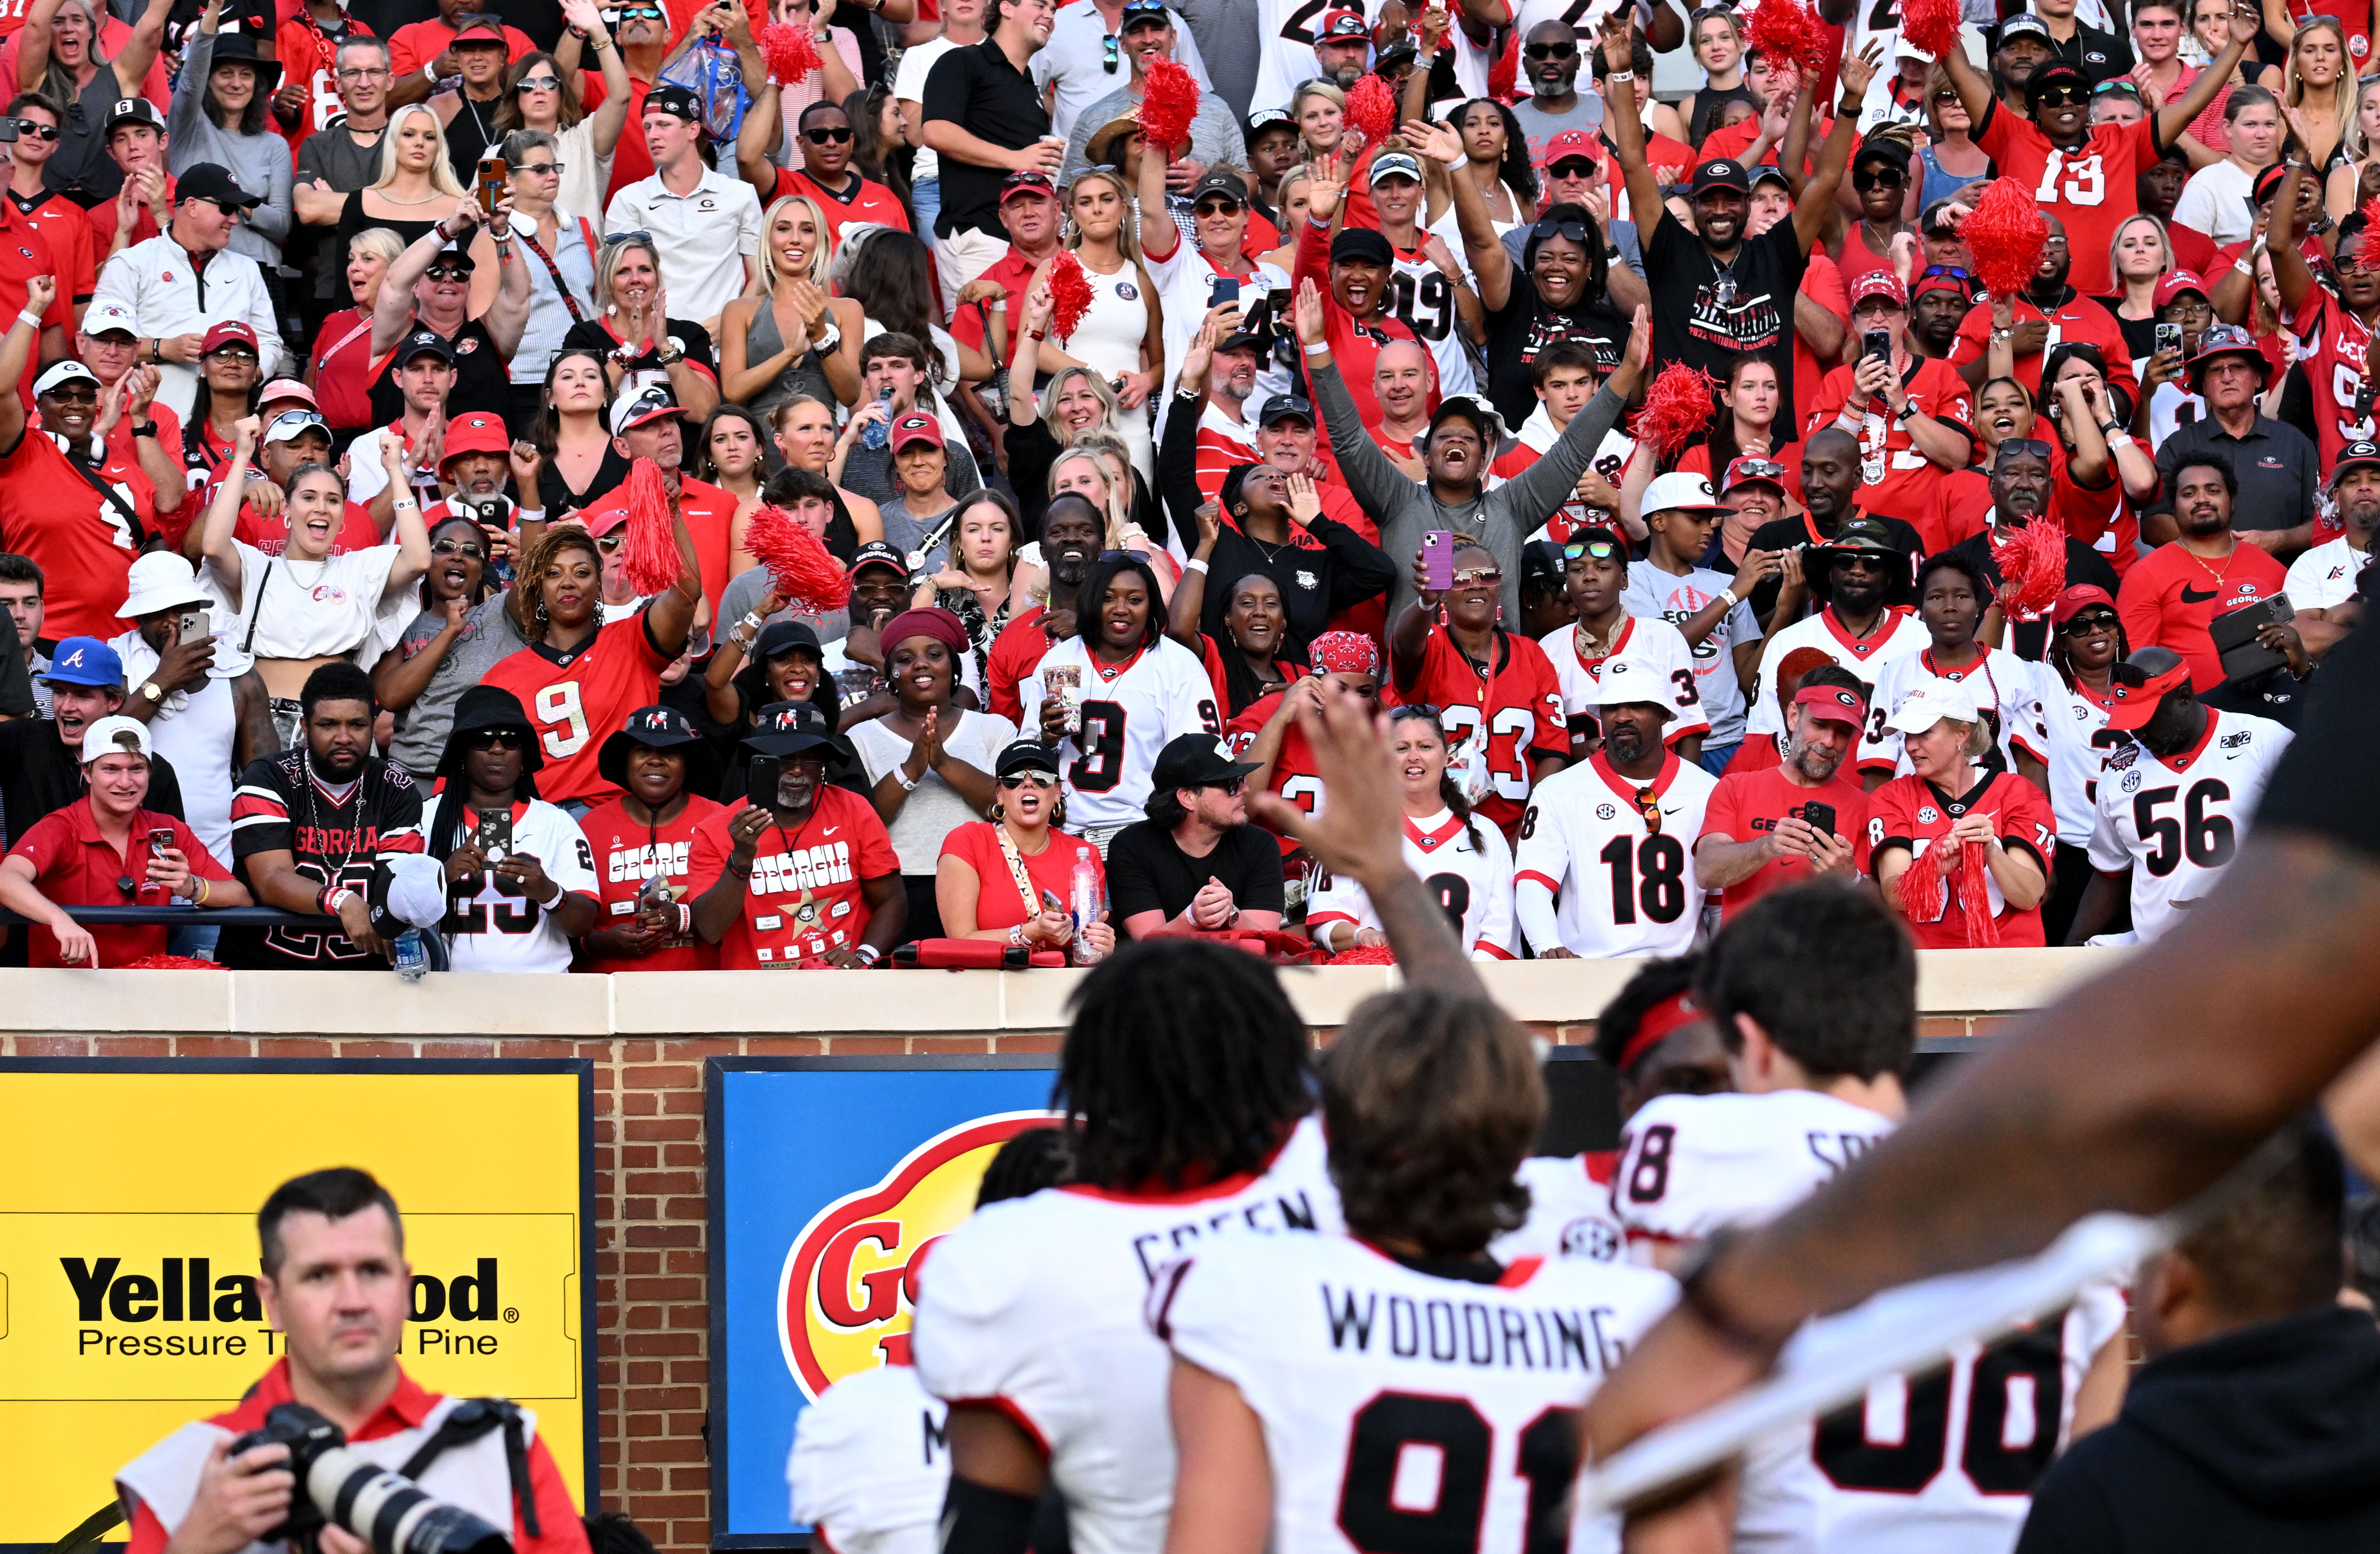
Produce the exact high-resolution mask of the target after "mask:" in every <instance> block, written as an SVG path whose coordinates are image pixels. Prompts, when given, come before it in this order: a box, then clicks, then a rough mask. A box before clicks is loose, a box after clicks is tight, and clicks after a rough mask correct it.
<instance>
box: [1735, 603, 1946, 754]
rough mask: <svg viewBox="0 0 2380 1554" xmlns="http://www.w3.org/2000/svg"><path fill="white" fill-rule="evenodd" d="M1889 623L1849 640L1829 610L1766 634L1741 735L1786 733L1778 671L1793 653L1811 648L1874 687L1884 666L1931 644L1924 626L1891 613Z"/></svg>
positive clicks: (1913, 618)
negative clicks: (1778, 699)
mask: <svg viewBox="0 0 2380 1554" xmlns="http://www.w3.org/2000/svg"><path fill="white" fill-rule="evenodd" d="M1890 623H1891V624H1889V625H1885V626H1882V627H1880V628H1879V629H1878V630H1877V632H1876V635H1875V636H1873V637H1867V638H1864V639H1862V638H1858V637H1852V636H1851V635H1849V634H1848V633H1846V632H1845V631H1844V630H1843V629H1842V627H1841V625H1840V624H1838V623H1837V621H1836V620H1835V613H1834V611H1833V610H1832V609H1831V608H1828V609H1825V610H1821V611H1819V612H1818V613H1816V614H1815V615H1804V616H1803V618H1802V619H1800V620H1798V621H1795V622H1794V623H1793V624H1792V625H1789V626H1782V627H1779V629H1777V630H1775V631H1772V632H1770V633H1769V634H1768V640H1767V644H1766V645H1765V646H1764V647H1762V648H1761V650H1760V673H1758V674H1755V675H1754V676H1753V677H1752V685H1751V686H1750V687H1749V688H1748V689H1747V690H1746V691H1745V693H1744V694H1745V697H1746V698H1747V699H1748V700H1749V701H1750V703H1751V705H1750V707H1749V709H1748V710H1746V712H1745V713H1744V718H1743V731H1744V733H1745V734H1746V735H1754V734H1779V733H1782V732H1783V731H1784V728H1785V717H1784V714H1783V713H1782V712H1781V711H1779V710H1778V706H1777V694H1776V693H1777V666H1778V665H1779V664H1780V663H1782V662H1785V655H1786V654H1788V653H1790V652H1791V651H1792V650H1794V649H1796V648H1815V649H1817V650H1819V651H1820V652H1822V653H1824V654H1826V655H1827V656H1828V658H1830V659H1832V660H1834V661H1835V662H1837V663H1840V664H1841V665H1842V666H1843V667H1844V668H1845V669H1848V670H1850V671H1851V672H1852V674H1856V675H1858V676H1859V677H1860V678H1861V679H1862V680H1864V681H1865V682H1866V683H1867V684H1868V685H1869V686H1874V685H1875V684H1876V676H1877V675H1878V674H1882V673H1883V672H1884V666H1885V665H1886V664H1888V663H1890V662H1892V661H1893V660H1894V659H1897V658H1901V657H1904V656H1906V655H1908V654H1911V653H1915V652H1920V651H1923V650H1925V648H1926V647H1927V646H1928V645H1929V644H1930V643H1932V641H1933V640H1934V638H1933V637H1931V636H1930V635H1928V634H1927V632H1926V630H1925V624H1924V623H1923V622H1921V621H1919V620H1918V618H1917V617H1916V616H1915V615H1913V614H1910V613H1906V612H1904V611H1900V610H1895V611H1893V612H1892V613H1891V616H1890ZM1870 699H1871V700H1873V699H1874V698H1870Z"/></svg>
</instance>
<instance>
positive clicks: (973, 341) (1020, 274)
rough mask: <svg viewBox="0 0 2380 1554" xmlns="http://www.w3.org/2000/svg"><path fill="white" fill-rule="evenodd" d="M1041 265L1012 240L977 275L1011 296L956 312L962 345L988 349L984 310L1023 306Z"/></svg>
mask: <svg viewBox="0 0 2380 1554" xmlns="http://www.w3.org/2000/svg"><path fill="white" fill-rule="evenodd" d="M821 209H823V207H821ZM1038 268H1039V267H1038V265H1036V264H1035V263H1034V262H1033V261H1031V260H1029V259H1027V258H1026V257H1025V256H1024V255H1023V254H1021V253H1018V252H1017V251H1016V246H1015V245H1014V243H1012V244H1010V245H1009V248H1008V251H1007V252H1006V253H1004V254H1002V255H1001V256H1000V258H999V260H998V261H996V262H994V263H993V265H992V267H991V268H990V269H989V270H987V271H985V272H984V273H982V274H981V275H978V276H977V277H976V278H977V280H984V281H990V282H992V283H994V284H995V285H999V286H1001V287H1002V288H1004V289H1005V290H1006V291H1007V293H1008V297H1007V300H1006V301H1002V302H987V303H985V304H984V305H983V310H977V308H976V306H975V305H974V304H972V303H970V304H969V305H967V306H966V307H964V308H961V309H959V310H957V311H955V312H953V314H952V315H951V338H952V339H953V340H956V341H957V342H958V343H959V344H960V345H962V346H971V347H973V348H974V349H976V350H984V349H987V348H988V347H987V346H986V345H985V342H984V323H983V312H984V310H989V311H992V312H1001V313H1005V312H1007V311H1009V303H1012V302H1013V303H1015V304H1017V305H1018V306H1019V307H1020V308H1021V307H1022V306H1023V303H1024V297H1025V292H1026V287H1028V286H1030V285H1032V284H1033V272H1034V271H1035V270H1036V269H1038ZM1008 343H1009V344H1010V346H1014V345H1015V344H1016V334H1015V329H1014V325H1013V324H1012V325H1011V326H1010V330H1009V335H1008Z"/></svg>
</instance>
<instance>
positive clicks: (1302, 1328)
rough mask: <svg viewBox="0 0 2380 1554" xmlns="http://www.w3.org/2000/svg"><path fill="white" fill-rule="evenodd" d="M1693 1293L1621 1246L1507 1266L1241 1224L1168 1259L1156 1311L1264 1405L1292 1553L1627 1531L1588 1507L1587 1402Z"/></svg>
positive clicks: (1545, 1545) (1522, 1543)
mask: <svg viewBox="0 0 2380 1554" xmlns="http://www.w3.org/2000/svg"><path fill="white" fill-rule="evenodd" d="M1484 1271H1485V1269H1484V1268H1483V1272H1484ZM1676 1298H1677V1287H1676V1285H1675V1284H1674V1283H1672V1282H1671V1281H1670V1278H1669V1276H1668V1275H1667V1274H1661V1273H1655V1272H1653V1271H1651V1270H1650V1269H1639V1268H1632V1267H1629V1266H1628V1265H1626V1264H1621V1263H1598V1262H1593V1261H1588V1260H1585V1259H1583V1258H1573V1257H1563V1258H1555V1259H1552V1260H1550V1261H1541V1260H1540V1259H1538V1258H1536V1257H1524V1258H1522V1259H1521V1260H1519V1261H1518V1262H1515V1263H1513V1264H1512V1265H1511V1266H1509V1267H1507V1268H1505V1269H1503V1274H1502V1277H1501V1278H1499V1279H1497V1280H1495V1281H1494V1282H1492V1283H1488V1282H1475V1281H1471V1280H1468V1279H1463V1278H1460V1277H1453V1278H1441V1277H1437V1276H1434V1275H1432V1274H1427V1273H1423V1272H1421V1271H1419V1270H1418V1269H1414V1268H1410V1267H1407V1266H1406V1265H1404V1264H1403V1263H1400V1262H1398V1261H1396V1260H1395V1259H1393V1258H1391V1257H1388V1256H1387V1255H1386V1254H1384V1253H1381V1252H1378V1251H1376V1250H1374V1249H1373V1248H1372V1247H1370V1246H1368V1245H1366V1244H1364V1243H1363V1242H1360V1241H1357V1240H1355V1239H1354V1238H1353V1237H1350V1236H1342V1235H1330V1236H1294V1237H1286V1238H1284V1237H1275V1238H1273V1239H1272V1240H1271V1241H1270V1242H1269V1243H1266V1244H1257V1243H1256V1242H1255V1241H1254V1240H1253V1239H1252V1238H1241V1239H1240V1240H1238V1241H1234V1242H1229V1243H1219V1244H1215V1245H1214V1246H1212V1247H1202V1248H1201V1249H1200V1250H1199V1251H1198V1252H1197V1253H1196V1256H1194V1257H1190V1258H1188V1259H1186V1260H1185V1261H1184V1262H1183V1263H1181V1264H1178V1265H1176V1266H1175V1267H1174V1268H1172V1269H1167V1270H1166V1275H1165V1277H1164V1278H1162V1279H1160V1281H1159V1283H1158V1286H1157V1288H1156V1289H1155V1290H1154V1291H1152V1292H1151V1293H1150V1297H1149V1318H1150V1325H1151V1326H1152V1327H1153V1328H1154V1329H1155V1330H1156V1331H1157V1333H1158V1335H1159V1336H1160V1337H1161V1338H1163V1339H1164V1340H1165V1341H1166V1342H1168V1343H1169V1344H1170V1345H1172V1350H1173V1353H1174V1354H1177V1355H1179V1356H1181V1357H1182V1358H1184V1359H1185V1360H1188V1361H1190V1362H1191V1363H1192V1364H1194V1365H1196V1366H1200V1367H1202V1368H1204V1369H1206V1370H1209V1371H1212V1372H1214V1373H1215V1374H1216V1375H1217V1376H1220V1377H1221V1378H1224V1379H1225V1380H1227V1381H1230V1382H1232V1383H1233V1385H1235V1386H1236V1387H1238V1388H1239V1390H1240V1395H1241V1396H1242V1397H1243V1398H1245V1399H1246V1400H1247V1402H1248V1405H1249V1406H1250V1407H1251V1408H1253V1409H1255V1410H1256V1413H1257V1417H1258V1418H1260V1419H1261V1420H1262V1421H1263V1422H1264V1433H1265V1453H1266V1455H1267V1457H1268V1458H1269V1459H1270V1462H1271V1465H1272V1481H1273V1490H1272V1492H1273V1501H1272V1536H1271V1539H1270V1546H1271V1548H1272V1551H1273V1554H1359V1551H1362V1554H1382V1551H1386V1550H1410V1551H1414V1554H1419V1551H1422V1550H1429V1551H1433V1554H1561V1551H1562V1550H1564V1549H1566V1548H1567V1549H1572V1550H1582V1551H1583V1550H1589V1549H1593V1550H1604V1549H1616V1548H1618V1547H1619V1524H1618V1519H1617V1518H1616V1517H1611V1518H1604V1519H1598V1520H1597V1521H1593V1522H1586V1521H1581V1522H1579V1523H1577V1524H1575V1525H1573V1519H1572V1516H1571V1512H1570V1509H1569V1500H1570V1490H1571V1480H1572V1478H1573V1476H1574V1475H1576V1473H1577V1471H1578V1434H1577V1420H1576V1414H1577V1411H1578V1409H1579V1407H1580V1405H1582V1404H1584V1403H1585V1402H1586V1401H1587V1399H1588V1398H1590V1397H1591V1396H1593V1395H1594V1393H1595V1390H1596V1389H1597V1388H1598V1387H1599V1386H1601V1385H1602V1382H1603V1378H1605V1377H1606V1376H1607V1375H1609V1372H1610V1370H1611V1368H1612V1367H1613V1366H1617V1365H1618V1364H1619V1363H1620V1362H1621V1359H1622V1358H1624V1357H1625V1356H1626V1354H1627V1353H1628V1346H1629V1345H1630V1344H1631V1343H1632V1342H1634V1341H1635V1339H1636V1337H1637V1335H1638V1334H1639V1333H1641V1332H1643V1331H1644V1329H1645V1328H1646V1327H1648V1326H1650V1325H1651V1324H1652V1322H1653V1320H1654V1319H1655V1318H1656V1317H1658V1316H1660V1314H1661V1313H1662V1312H1664V1311H1666V1310H1668V1309H1669V1307H1670V1304H1671V1303H1672V1302H1673V1301H1674V1300H1675V1299H1676Z"/></svg>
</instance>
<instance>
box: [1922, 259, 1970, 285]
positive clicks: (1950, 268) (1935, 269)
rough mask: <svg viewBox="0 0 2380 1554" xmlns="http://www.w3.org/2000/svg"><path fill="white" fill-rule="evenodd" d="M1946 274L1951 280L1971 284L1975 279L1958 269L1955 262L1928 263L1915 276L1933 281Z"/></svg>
mask: <svg viewBox="0 0 2380 1554" xmlns="http://www.w3.org/2000/svg"><path fill="white" fill-rule="evenodd" d="M1946 275H1947V276H1949V278H1950V279H1951V280H1954V281H1965V282H1968V283H1969V284H1971V285H1972V284H1973V281H1974V279H1975V277H1974V276H1973V275H1972V274H1970V273H1968V272H1966V271H1964V270H1961V269H1960V268H1959V267H1958V266H1957V265H1955V264H1929V265H1927V266H1926V267H1925V269H1924V270H1921V271H1919V272H1918V274H1917V278H1918V279H1919V280H1921V281H1935V280H1940V279H1941V278H1943V277H1944V276H1946Z"/></svg>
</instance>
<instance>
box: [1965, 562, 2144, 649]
mask: <svg viewBox="0 0 2380 1554" xmlns="http://www.w3.org/2000/svg"><path fill="white" fill-rule="evenodd" d="M1950 549H1951V551H1952V552H1954V553H1956V554H1958V555H1962V556H1965V557H1966V558H1967V559H1968V560H1969V561H1972V562H1973V563H1974V564H1975V565H1977V566H1979V567H1981V568H1982V569H1983V573H1984V576H1985V577H1989V578H1990V579H1991V580H1992V587H1994V588H1998V587H1999V586H2000V583H2001V578H2000V564H1999V563H1998V562H1997V561H1995V560H1994V559H1993V558H1992V537H1991V533H1990V531H1989V530H1985V532H1984V533H1981V534H1970V535H1969V536H1967V537H1966V538H1965V539H1964V540H1960V541H1959V542H1958V543H1957V544H1955V545H1953V546H1951V547H1950ZM2085 583H2088V584H2090V585H2091V586H2092V587H2093V588H2096V589H2107V597H2108V598H2109V599H2113V598H2115V597H2116V593H2117V590H2118V589H2120V588H2121V587H2122V586H2123V584H2122V582H2121V581H2120V580H2119V578H2118V577H2117V576H2116V569H2115V567H2114V566H2113V565H2110V564H2109V563H2108V560H2107V557H2106V556H2103V555H2101V554H2100V553H2099V552H2096V551H2095V550H2093V549H2092V548H2091V547H2090V546H2088V545H2085V544H2084V543H2083V541H2082V540H2076V539H2074V538H2072V537H2071V536H2070V537H2068V539H2067V541H2066V584H2065V586H2066V587H2067V588H2070V589H2072V588H2080V587H2082V586H2083V584H2085ZM2008 650H2009V651H2010V652H2011V653H2014V654H2015V655H2016V656H2017V657H2019V658H2021V659H2030V660H2031V661H2033V662H2035V663H2039V662H2042V660H2044V659H2045V658H2046V657H2047V656H2048V654H2049V623H2048V622H2047V621H2046V620H2040V621H2011V622H2010V623H2009V628H2008Z"/></svg>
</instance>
